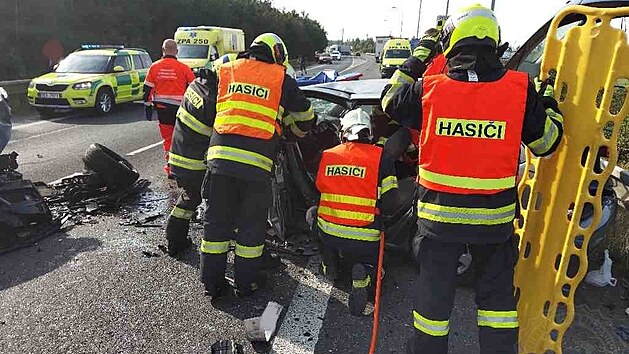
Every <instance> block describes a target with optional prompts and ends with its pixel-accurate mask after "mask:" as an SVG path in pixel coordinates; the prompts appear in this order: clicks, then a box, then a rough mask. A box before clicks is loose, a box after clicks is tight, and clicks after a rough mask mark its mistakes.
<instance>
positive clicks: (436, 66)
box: [424, 53, 448, 77]
mask: <svg viewBox="0 0 629 354" xmlns="http://www.w3.org/2000/svg"><path fill="white" fill-rule="evenodd" d="M447 64H448V61H447V60H446V57H445V55H443V53H439V54H438V55H437V56H435V57H434V58H433V59H432V61H431V62H430V64H428V67H427V68H426V71H425V72H424V77H426V76H431V75H439V74H447V73H448V67H447Z"/></svg>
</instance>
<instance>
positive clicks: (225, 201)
mask: <svg viewBox="0 0 629 354" xmlns="http://www.w3.org/2000/svg"><path fill="white" fill-rule="evenodd" d="M203 193H204V196H203V197H204V198H205V199H206V203H207V208H206V213H205V225H204V236H203V241H202V243H201V279H202V281H203V283H204V284H205V288H206V289H207V290H208V291H213V290H214V289H215V288H216V287H218V286H220V284H221V283H222V282H223V281H224V276H225V268H226V263H227V253H228V252H229V246H230V241H231V240H232V239H233V238H234V230H237V233H236V236H235V238H236V240H235V241H236V242H235V260H234V267H235V277H236V279H235V280H236V287H237V288H238V289H247V288H249V287H250V286H251V285H252V284H253V283H255V282H256V276H257V274H258V271H259V270H260V269H261V268H262V253H263V249H264V239H265V231H266V223H267V215H268V208H269V205H270V201H271V181H270V180H269V181H248V180H244V179H239V178H236V177H231V176H226V175H218V174H214V173H213V174H211V175H208V176H207V181H206V186H205V188H204V191H203Z"/></svg>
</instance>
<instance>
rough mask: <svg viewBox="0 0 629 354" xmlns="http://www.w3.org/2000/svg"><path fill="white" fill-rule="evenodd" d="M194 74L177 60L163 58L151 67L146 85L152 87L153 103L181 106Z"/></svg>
mask: <svg viewBox="0 0 629 354" xmlns="http://www.w3.org/2000/svg"><path fill="white" fill-rule="evenodd" d="M194 79H195V77H194V73H193V72H192V70H191V69H190V68H189V67H188V66H187V65H186V64H184V63H182V62H180V61H178V60H177V59H175V58H163V59H160V60H158V61H156V62H155V63H153V65H151V67H150V69H149V71H148V74H147V76H146V79H145V81H144V84H145V85H147V86H149V87H152V88H153V89H152V91H153V92H152V94H153V102H155V103H167V104H171V105H175V106H179V105H180V104H181V101H182V100H183V95H184V93H185V92H186V89H187V87H188V84H189V83H191V82H192V81H194Z"/></svg>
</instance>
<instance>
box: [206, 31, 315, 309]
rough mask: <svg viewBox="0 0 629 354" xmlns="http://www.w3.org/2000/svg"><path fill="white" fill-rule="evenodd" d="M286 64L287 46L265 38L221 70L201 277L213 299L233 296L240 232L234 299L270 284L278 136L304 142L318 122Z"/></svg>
mask: <svg viewBox="0 0 629 354" xmlns="http://www.w3.org/2000/svg"><path fill="white" fill-rule="evenodd" d="M287 65H288V52H287V50H286V46H285V45H284V42H283V41H282V40H281V39H280V38H279V37H278V36H277V35H275V34H273V33H265V34H261V35H260V36H258V37H257V38H256V39H255V40H254V41H253V44H252V45H251V47H250V49H249V51H246V52H243V53H241V54H239V55H238V58H237V59H236V60H235V61H233V62H230V63H227V64H223V65H222V66H221V68H220V70H219V72H218V99H217V104H216V119H215V121H214V127H213V130H214V132H213V133H212V136H211V138H210V147H209V149H208V154H207V164H208V173H207V176H206V179H205V185H204V188H203V198H204V199H205V200H206V202H207V208H206V214H205V225H204V226H205V227H204V236H203V240H202V243H201V278H202V281H203V283H204V285H205V290H206V294H207V295H208V296H211V297H212V298H213V299H215V298H219V297H221V296H223V295H226V294H227V290H228V287H229V285H228V284H227V283H226V281H225V279H224V276H225V267H226V262H227V253H228V252H229V249H230V243H231V240H232V238H233V237H234V230H235V229H237V230H238V231H237V234H236V240H235V241H236V242H235V245H234V246H235V249H234V251H235V261H234V267H235V278H236V279H235V282H236V284H235V285H236V289H235V290H236V293H237V294H238V295H242V296H246V295H249V294H251V293H253V292H254V291H255V290H257V289H258V288H260V287H261V286H263V285H264V277H263V276H262V274H259V272H258V270H259V269H260V268H261V265H262V254H263V250H264V238H265V229H266V220H267V213H268V208H269V203H270V201H271V171H272V169H273V159H274V157H275V153H276V149H277V147H278V142H279V138H280V136H282V135H283V133H282V132H283V131H284V132H285V133H284V135H286V134H292V135H293V136H296V137H298V138H299V137H304V136H305V135H306V133H307V132H308V131H309V130H310V127H311V125H312V120H313V118H314V113H313V110H312V108H311V106H310V101H308V99H307V98H306V97H305V96H304V94H303V92H302V91H301V90H300V89H299V87H298V85H297V82H296V81H295V79H293V78H292V77H290V76H288V75H287V74H286V66H287ZM284 128H287V129H284Z"/></svg>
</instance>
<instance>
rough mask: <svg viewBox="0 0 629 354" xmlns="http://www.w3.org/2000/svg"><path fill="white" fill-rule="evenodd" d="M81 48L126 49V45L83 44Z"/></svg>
mask: <svg viewBox="0 0 629 354" xmlns="http://www.w3.org/2000/svg"><path fill="white" fill-rule="evenodd" d="M81 49H124V45H111V44H82V45H81Z"/></svg>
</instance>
